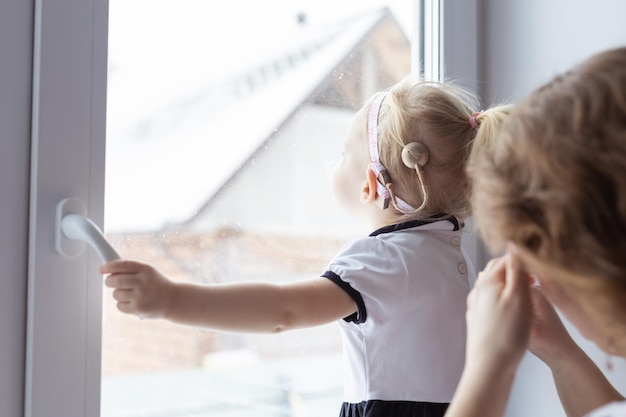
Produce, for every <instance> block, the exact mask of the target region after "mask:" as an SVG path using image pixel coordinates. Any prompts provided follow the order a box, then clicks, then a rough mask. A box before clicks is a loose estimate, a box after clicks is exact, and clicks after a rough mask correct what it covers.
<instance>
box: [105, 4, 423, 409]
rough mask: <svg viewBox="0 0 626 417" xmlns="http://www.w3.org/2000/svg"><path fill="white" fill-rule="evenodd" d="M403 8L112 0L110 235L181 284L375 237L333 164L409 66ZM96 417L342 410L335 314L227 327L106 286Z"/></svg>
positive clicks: (317, 266)
mask: <svg viewBox="0 0 626 417" xmlns="http://www.w3.org/2000/svg"><path fill="white" fill-rule="evenodd" d="M410 3H411V2H407V1H398V2H384V1H363V0H351V1H347V0H346V1H342V2H336V1H335V2H330V1H322V0H310V1H308V0H307V1H305V0H301V1H277V0H276V1H264V2H256V1H254V0H249V1H244V0H236V1H229V2H220V4H219V5H217V4H216V3H214V2H207V1H206V0H176V1H174V0H159V1H155V0H111V2H110V22H109V25H110V29H109V32H110V34H109V37H110V41H109V93H108V109H107V113H108V115H107V118H108V122H107V180H106V198H107V202H106V211H105V213H106V215H105V231H106V234H107V237H108V239H109V240H110V241H111V242H112V243H113V245H114V246H115V247H116V248H117V249H118V250H119V252H120V253H121V255H122V256H123V257H125V258H130V259H136V260H141V261H146V262H149V263H151V264H153V265H155V266H156V267H157V268H158V269H160V270H161V271H162V272H164V273H165V274H166V275H167V276H168V277H170V278H172V279H175V280H181V281H190V282H199V283H215V282H233V281H260V280H263V281H266V280H271V281H291V280H298V279H303V278H309V277H314V276H319V274H320V273H321V272H323V270H324V267H325V266H326V262H328V261H329V260H330V259H331V257H332V256H333V255H334V254H335V252H336V251H337V250H338V249H339V248H340V247H341V245H343V244H344V243H345V242H346V241H347V240H348V239H350V238H353V237H355V236H360V235H363V234H366V233H368V232H369V230H367V229H364V228H363V226H362V225H360V224H359V223H357V222H356V221H355V220H353V219H352V218H350V217H349V216H348V215H347V214H346V213H345V212H343V211H342V210H341V209H340V208H339V206H338V205H337V204H336V203H335V201H334V199H333V196H332V190H331V183H330V176H329V175H328V165H329V163H332V161H334V160H336V159H338V158H339V157H340V155H341V149H342V146H343V137H344V135H345V133H346V131H347V128H348V124H349V121H350V119H351V117H352V115H353V114H354V112H355V110H357V109H358V108H359V107H360V106H361V105H362V104H363V102H364V100H365V99H366V98H368V97H369V96H370V95H371V94H372V93H374V92H375V91H377V90H381V89H384V88H387V87H389V86H390V85H392V84H393V83H395V82H396V81H398V80H400V79H401V78H402V77H404V76H405V75H407V74H409V73H410V45H409V40H408V39H409V36H408V32H409V31H408V29H407V28H408V19H409V18H410V16H411V10H410ZM104 309H105V310H104V326H103V364H102V371H103V380H102V415H103V416H105V417H139V416H141V417H148V416H149V417H157V416H158V417H175V416H205V415H206V416H208V415H210V416H229V417H230V416H251V415H254V416H256V417H260V416H286V415H294V416H295V415H298V416H317V415H336V414H337V412H338V411H339V407H340V404H341V398H342V383H343V378H342V375H341V365H340V364H341V360H342V359H341V340H340V337H339V334H338V329H337V328H336V324H329V325H325V326H320V327H317V328H312V329H305V330H298V331H292V332H286V333H284V334H279V335H258V334H256V335H246V334H226V333H219V332H213V331H209V330H205V329H197V328H192V327H185V326H180V325H176V324H171V323H168V322H165V321H160V320H139V319H138V318H136V317H134V316H128V315H124V314H122V313H120V312H118V311H117V310H116V308H115V304H114V301H113V300H112V297H111V294H110V291H108V290H107V291H105V295H104Z"/></svg>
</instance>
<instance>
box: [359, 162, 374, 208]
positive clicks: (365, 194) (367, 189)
mask: <svg viewBox="0 0 626 417" xmlns="http://www.w3.org/2000/svg"><path fill="white" fill-rule="evenodd" d="M376 189H377V181H376V174H375V173H374V171H372V170H371V169H370V168H369V167H368V168H367V169H366V170H365V181H364V182H363V189H362V190H361V203H374V202H375V201H376V197H377V196H378V194H377V193H376Z"/></svg>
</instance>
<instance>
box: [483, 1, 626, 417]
mask: <svg viewBox="0 0 626 417" xmlns="http://www.w3.org/2000/svg"><path fill="white" fill-rule="evenodd" d="M482 7H483V10H482V12H481V13H480V16H481V19H482V21H481V22H479V26H480V27H481V30H482V33H481V35H480V39H481V41H480V42H481V49H482V51H481V61H480V64H479V67H480V74H481V75H480V79H481V81H480V82H479V88H481V89H482V92H483V98H484V101H485V102H487V103H489V102H500V101H510V100H512V101H515V100H518V99H520V98H522V97H524V96H525V95H527V94H528V93H529V92H530V91H532V90H533V89H535V88H536V87H538V86H539V85H540V84H542V83H544V82H546V81H548V80H549V79H550V78H552V77H553V76H554V75H556V74H557V73H559V72H562V71H564V70H566V69H567V68H569V67H571V66H572V65H575V64H576V63H577V62H579V61H581V60H583V59H585V58H586V57H588V56H589V55H592V54H593V53H596V52H599V51H601V50H603V49H607V48H611V47H615V46H623V45H626V25H625V24H624V16H626V2H624V1H621V0H597V1H594V2H589V1H586V0H550V1H545V0H525V1H518V0H483V1H482ZM574 334H575V337H576V338H577V339H578V340H579V341H580V342H581V344H583V345H584V346H585V348H586V350H587V352H589V353H590V354H591V356H592V357H593V358H594V359H595V360H596V361H597V362H598V363H599V364H600V365H601V368H603V369H606V367H605V365H604V363H605V360H606V356H605V355H604V354H603V353H601V352H600V351H599V350H598V349H597V348H596V347H595V346H593V345H592V344H591V343H589V342H587V341H584V340H583V339H582V337H581V336H579V335H578V334H577V333H576V332H574ZM615 362H616V363H615V365H616V366H617V369H615V370H613V371H612V372H609V373H608V376H609V378H610V379H612V380H613V381H614V382H615V383H616V385H617V386H618V388H619V389H621V392H622V393H624V392H626V372H625V370H626V366H624V361H622V360H618V361H615ZM620 374H621V375H620ZM564 415H565V414H564V413H563V411H562V409H561V407H560V404H559V402H558V399H557V394H556V391H555V389H554V385H553V382H552V378H551V375H550V373H549V371H548V369H547V367H546V366H545V365H543V363H541V362H539V361H538V360H537V359H536V358H535V357H533V356H531V355H530V354H529V355H527V357H525V358H524V361H523V364H522V367H521V368H520V370H519V372H518V378H517V381H516V385H515V387H514V391H513V394H512V398H511V402H510V403H509V409H508V412H507V417H518V416H519V417H522V416H524V417H528V416H534V417H542V416H546V417H547V416H550V417H557V416H564Z"/></svg>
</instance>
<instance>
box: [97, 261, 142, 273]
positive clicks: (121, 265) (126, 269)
mask: <svg viewBox="0 0 626 417" xmlns="http://www.w3.org/2000/svg"><path fill="white" fill-rule="evenodd" d="M143 266H144V265H143V264H140V263H138V262H135V261H128V260H123V259H122V260H117V261H112V262H108V263H106V264H104V265H102V266H101V267H100V268H99V272H100V273H101V274H103V275H105V274H121V273H124V274H136V273H138V272H140V271H141V269H142V268H143Z"/></svg>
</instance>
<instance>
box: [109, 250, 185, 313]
mask: <svg viewBox="0 0 626 417" xmlns="http://www.w3.org/2000/svg"><path fill="white" fill-rule="evenodd" d="M100 273H101V274H108V276H107V277H106V279H105V281H104V283H105V285H106V286H107V287H109V288H113V298H114V299H115V300H117V308H118V309H119V310H120V311H121V312H123V313H127V314H135V315H137V316H140V317H141V318H163V317H165V316H166V314H167V312H168V309H169V307H170V305H171V304H172V300H173V299H174V297H175V294H176V284H174V283H173V282H171V281H170V280H169V279H167V278H166V277H165V276H164V275H162V274H161V273H160V272H158V271H157V270H156V269H154V268H153V267H152V266H150V265H147V264H143V263H140V262H135V261H125V260H123V261H113V262H109V263H107V264H105V265H102V266H101V267H100Z"/></svg>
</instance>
